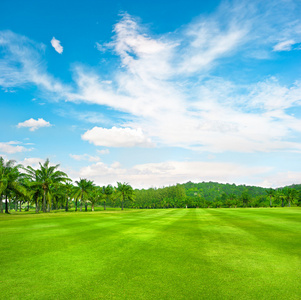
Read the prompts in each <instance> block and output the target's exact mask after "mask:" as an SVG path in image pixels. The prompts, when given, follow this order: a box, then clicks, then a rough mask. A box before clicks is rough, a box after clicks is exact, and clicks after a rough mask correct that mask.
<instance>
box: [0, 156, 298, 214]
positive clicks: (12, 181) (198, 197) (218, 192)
mask: <svg viewBox="0 0 301 300" xmlns="http://www.w3.org/2000/svg"><path fill="white" fill-rule="evenodd" d="M0 197H1V201H0V211H1V213H3V212H5V213H9V212H10V210H12V209H13V210H15V211H29V210H35V212H36V213H39V212H40V211H42V212H50V211H52V210H58V209H64V210H65V211H71V210H72V211H78V210H79V211H82V210H84V211H88V210H91V211H94V210H95V208H96V207H97V209H100V207H101V209H103V210H106V208H107V207H112V208H114V207H120V208H121V210H123V209H124V208H137V209H154V208H222V207H223V208H237V207H277V206H282V207H284V206H292V205H296V206H300V205H301V185H291V186H286V187H282V188H276V189H272V188H269V189H267V188H262V187H256V186H247V185H235V184H229V183H227V184H222V183H217V182H200V183H193V182H191V181H189V182H187V183H184V184H179V183H178V184H175V185H172V186H168V187H162V188H149V189H133V188H132V186H131V185H130V184H129V183H126V182H124V183H121V182H117V185H116V186H112V185H106V186H98V185H96V184H95V183H94V182H93V181H92V180H89V179H86V178H81V179H80V180H78V181H75V182H72V180H71V179H70V178H69V177H68V175H67V174H66V173H64V172H62V171H60V170H59V165H54V166H52V165H50V162H49V160H48V159H47V160H46V161H45V162H44V163H40V165H39V168H37V169H34V168H32V167H31V166H27V167H25V166H22V165H20V164H16V162H15V161H14V160H5V159H4V158H3V157H0Z"/></svg>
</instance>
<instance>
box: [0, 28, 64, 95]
mask: <svg viewBox="0 0 301 300" xmlns="http://www.w3.org/2000/svg"><path fill="white" fill-rule="evenodd" d="M0 47H1V49H2V52H1V54H2V57H1V56H0V85H1V86H3V87H5V88H10V87H19V86H24V85H26V84H34V85H36V86H38V87H39V88H40V89H42V90H43V91H47V92H51V94H52V97H53V96H54V97H56V96H57V94H59V97H64V95H65V94H66V93H68V91H70V88H69V87H68V86H66V85H63V84H62V83H61V82H60V81H59V80H58V79H55V78H54V77H53V76H52V75H50V74H48V73H47V69H46V66H45V64H44V63H43V60H42V56H43V55H44V52H45V48H46V46H45V45H44V44H41V43H36V42H34V41H32V40H30V39H29V38H27V37H25V36H22V35H19V34H16V33H14V32H11V31H0Z"/></svg>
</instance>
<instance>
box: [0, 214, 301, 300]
mask: <svg viewBox="0 0 301 300" xmlns="http://www.w3.org/2000/svg"><path fill="white" fill-rule="evenodd" d="M0 228H1V229H0V240H1V248H0V254H1V264H0V266H1V267H0V269H1V279H0V288H1V294H0V298H1V299H100V298H101V299H300V290H301V284H300V278H301V271H300V270H301V260H300V256H301V251H300V249H301V238H300V234H301V209H299V208H279V209H269V208H268V209H263V208H261V209H161V210H125V211H123V212H121V211H117V210H115V211H109V210H108V211H105V212H104V211H100V212H94V213H92V212H88V213H85V212H81V213H80V212H77V213H75V212H72V213H64V212H57V213H51V214H39V215H35V214H24V213H21V214H20V213H17V214H14V215H1V216H0Z"/></svg>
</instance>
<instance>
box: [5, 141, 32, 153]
mask: <svg viewBox="0 0 301 300" xmlns="http://www.w3.org/2000/svg"><path fill="white" fill-rule="evenodd" d="M30 150H31V149H28V148H25V147H23V146H20V145H18V142H15V141H11V142H7V143H0V151H1V152H4V153H7V154H14V153H19V152H24V151H30Z"/></svg>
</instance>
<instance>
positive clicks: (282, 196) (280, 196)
mask: <svg viewBox="0 0 301 300" xmlns="http://www.w3.org/2000/svg"><path fill="white" fill-rule="evenodd" d="M275 197H276V199H277V200H281V206H282V207H284V201H285V200H286V197H285V192H284V189H277V190H276V194H275Z"/></svg>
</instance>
